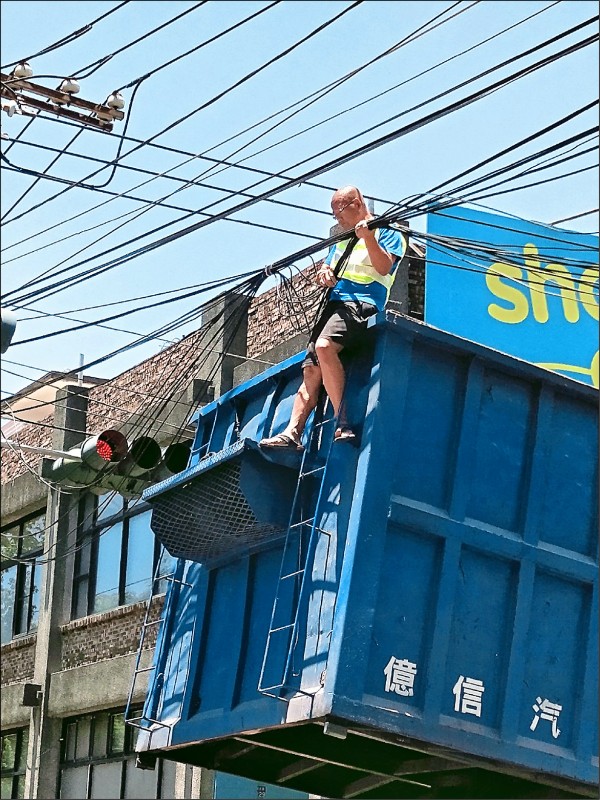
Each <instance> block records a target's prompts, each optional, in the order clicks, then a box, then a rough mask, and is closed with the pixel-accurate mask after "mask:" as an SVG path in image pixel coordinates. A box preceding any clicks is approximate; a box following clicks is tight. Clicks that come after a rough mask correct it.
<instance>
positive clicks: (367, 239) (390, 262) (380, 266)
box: [354, 220, 396, 275]
mask: <svg viewBox="0 0 600 800" xmlns="http://www.w3.org/2000/svg"><path fill="white" fill-rule="evenodd" d="M354 232H355V233H356V235H357V236H358V238H359V239H362V240H363V241H364V243H365V247H366V248H367V253H368V254H369V260H370V262H371V265H372V266H373V269H375V270H376V271H377V272H378V273H379V274H380V275H389V274H390V272H391V271H392V267H393V266H394V261H395V260H396V257H395V256H393V255H392V254H391V253H388V251H387V250H384V249H383V247H382V246H381V245H380V244H379V242H378V241H377V237H376V235H375V231H374V230H369V228H368V225H367V220H361V221H360V222H358V223H357V224H356V226H355V228H354Z"/></svg>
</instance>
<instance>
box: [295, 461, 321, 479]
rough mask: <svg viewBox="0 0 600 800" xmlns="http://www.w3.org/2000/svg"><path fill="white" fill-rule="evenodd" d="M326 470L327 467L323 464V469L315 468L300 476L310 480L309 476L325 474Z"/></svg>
mask: <svg viewBox="0 0 600 800" xmlns="http://www.w3.org/2000/svg"><path fill="white" fill-rule="evenodd" d="M324 469H325V465H324V464H323V466H322V467H315V468H314V469H309V470H308V472H303V473H302V475H300V477H301V478H308V476H309V475H314V474H315V473H317V472H323V470H324Z"/></svg>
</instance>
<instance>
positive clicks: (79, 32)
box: [0, 0, 129, 69]
mask: <svg viewBox="0 0 600 800" xmlns="http://www.w3.org/2000/svg"><path fill="white" fill-rule="evenodd" d="M127 3H129V0H123V2H122V3H119V5H118V6H115V7H114V8H111V9H110V11H106V12H105V13H104V14H101V15H100V16H99V17H96V19H94V20H92V21H91V22H88V23H87V24H86V25H84V26H83V27H82V28H77V30H75V31H72V33H69V34H67V35H66V36H63V37H62V38H61V39H58V40H57V41H56V42H54V44H50V45H48V46H47V47H44V48H43V49H42V50H38V52H37V53H34V54H33V55H31V56H27V58H22V59H20V60H19V61H11V62H10V64H5V65H4V66H3V67H0V69H9V68H10V67H15V66H17V64H22V63H23V62H24V61H33V59H34V58H38V57H39V56H45V55H46V54H47V53H51V52H52V51H53V50H58V49H59V48H60V47H64V46H65V45H67V44H71V42H74V41H75V39H78V38H79V37H80V36H83V35H84V34H86V33H89V31H91V30H92V28H93V27H94V25H95V24H96V23H97V22H100V21H101V20H103V19H105V18H106V17H109V16H110V15H111V14H114V13H115V11H119V9H121V8H123V6H126V5H127Z"/></svg>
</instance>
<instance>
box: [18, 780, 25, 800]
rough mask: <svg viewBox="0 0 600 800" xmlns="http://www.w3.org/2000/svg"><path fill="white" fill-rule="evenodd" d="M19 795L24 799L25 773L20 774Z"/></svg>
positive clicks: (20, 798)
mask: <svg viewBox="0 0 600 800" xmlns="http://www.w3.org/2000/svg"><path fill="white" fill-rule="evenodd" d="M17 797H18V798H19V800H22V798H23V797H25V775H19V780H18V782H17Z"/></svg>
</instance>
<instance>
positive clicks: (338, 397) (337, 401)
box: [315, 337, 346, 427]
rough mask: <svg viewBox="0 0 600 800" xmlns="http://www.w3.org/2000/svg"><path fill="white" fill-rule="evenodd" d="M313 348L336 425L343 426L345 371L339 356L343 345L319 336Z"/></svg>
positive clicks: (344, 422) (344, 420) (344, 414)
mask: <svg viewBox="0 0 600 800" xmlns="http://www.w3.org/2000/svg"><path fill="white" fill-rule="evenodd" d="M315 350H316V353H317V358H318V359H319V364H320V365H321V376H322V380H323V385H324V386H325V391H326V392H327V396H328V397H329V400H330V402H331V405H332V406H333V413H334V416H335V417H337V420H338V427H343V426H345V425H346V413H345V410H344V408H343V407H342V400H343V397H344V388H345V386H346V373H345V371H344V366H343V364H342V362H341V361H340V356H339V354H340V352H341V351H342V350H343V346H342V345H340V344H337V343H336V342H332V341H331V339H325V338H322V337H319V339H317V342H316V345H315Z"/></svg>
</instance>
